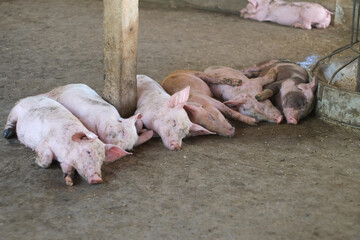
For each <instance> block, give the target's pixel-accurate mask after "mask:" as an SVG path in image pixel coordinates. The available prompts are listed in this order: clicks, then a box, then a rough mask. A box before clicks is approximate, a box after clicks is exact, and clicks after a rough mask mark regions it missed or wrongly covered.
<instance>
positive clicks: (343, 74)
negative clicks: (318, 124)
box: [311, 0, 360, 128]
mask: <svg viewBox="0 0 360 240" xmlns="http://www.w3.org/2000/svg"><path fill="white" fill-rule="evenodd" d="M359 17H360V0H354V6H353V18H352V32H351V41H350V44H348V45H346V46H343V47H341V48H338V49H336V50H335V51H333V52H332V53H331V54H329V55H328V56H326V57H324V58H321V59H320V60H319V61H318V62H317V63H316V64H315V65H314V66H313V67H312V69H311V74H312V75H313V76H316V77H317V78H318V80H319V81H318V88H317V102H316V107H315V112H316V114H317V115H318V116H319V117H320V118H324V119H327V120H332V121H336V122H339V123H342V124H345V125H349V126H351V127H355V128H360V67H359V65H360V61H359V57H360V48H359V45H360V44H359V23H360V21H359ZM344 52H347V53H348V54H349V53H350V56H347V57H337V58H335V57H334V56H335V55H338V54H340V53H344ZM331 59H333V60H334V61H331ZM356 60H357V61H356ZM342 78H352V79H354V82H355V86H354V89H353V90H349V89H343V88H341V87H336V86H335V85H336V84H335V83H336V82H338V81H340V80H341V79H342Z"/></svg>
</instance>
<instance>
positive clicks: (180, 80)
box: [161, 70, 256, 137]
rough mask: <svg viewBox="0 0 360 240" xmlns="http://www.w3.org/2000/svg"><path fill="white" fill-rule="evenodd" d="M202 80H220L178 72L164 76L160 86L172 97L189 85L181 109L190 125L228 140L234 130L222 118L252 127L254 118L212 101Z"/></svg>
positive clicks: (183, 71) (191, 72)
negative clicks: (195, 124) (191, 123)
mask: <svg viewBox="0 0 360 240" xmlns="http://www.w3.org/2000/svg"><path fill="white" fill-rule="evenodd" d="M203 80H205V81H207V82H217V81H218V80H220V81H221V79H217V78H216V77H214V76H211V75H209V74H205V73H203V72H197V71H187V70H178V71H174V72H172V73H170V74H169V75H168V76H167V77H165V78H164V80H163V81H162V82H161V86H162V87H163V88H164V90H165V91H166V92H167V93H169V94H174V93H176V92H178V91H180V90H182V89H184V88H185V87H187V86H190V96H189V99H188V102H187V103H186V105H185V106H184V108H185V110H186V111H187V113H188V116H189V118H190V120H191V122H193V123H197V124H199V125H201V126H203V127H204V128H206V129H208V130H210V131H212V132H216V133H217V134H219V135H222V136H228V137H232V136H233V135H234V133H235V128H234V127H233V126H231V124H230V123H229V122H228V121H227V120H226V118H225V117H224V115H225V116H227V117H230V118H233V119H236V120H239V121H243V122H246V123H248V124H255V122H256V120H255V119H254V118H251V117H248V116H245V115H243V114H240V113H239V112H236V111H234V110H232V109H231V108H229V107H227V106H226V105H225V104H223V103H222V102H219V101H218V100H216V99H214V98H212V96H213V95H212V93H211V91H210V88H209V87H208V85H206V83H205V82H204V81H203ZM224 81H227V80H224ZM227 82H229V81H227ZM223 114H224V115H223Z"/></svg>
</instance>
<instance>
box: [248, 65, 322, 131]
mask: <svg viewBox="0 0 360 240" xmlns="http://www.w3.org/2000/svg"><path fill="white" fill-rule="evenodd" d="M274 68H277V69H278V74H277V75H276V79H275V82H273V83H270V84H268V85H266V86H264V89H263V91H261V92H259V93H258V94H257V95H256V96H255V98H256V99H257V100H258V101H265V100H266V101H267V99H270V100H271V101H272V102H273V104H274V105H275V106H276V107H277V108H278V109H279V110H280V111H282V112H283V113H284V115H285V118H286V121H287V122H288V123H290V124H297V123H298V122H299V120H300V119H302V118H304V117H305V116H307V115H308V114H309V113H310V112H311V110H312V109H313V106H314V102H315V90H316V87H317V79H316V78H313V79H312V81H311V82H309V76H308V73H307V71H306V70H305V69H304V68H302V67H301V66H299V65H297V64H295V63H292V62H289V61H284V60H277V59H275V60H270V61H266V62H262V63H258V64H256V65H254V66H251V67H248V68H246V69H243V70H242V71H243V73H244V74H245V75H247V76H249V77H261V76H265V75H266V74H267V73H268V72H269V71H271V69H274Z"/></svg>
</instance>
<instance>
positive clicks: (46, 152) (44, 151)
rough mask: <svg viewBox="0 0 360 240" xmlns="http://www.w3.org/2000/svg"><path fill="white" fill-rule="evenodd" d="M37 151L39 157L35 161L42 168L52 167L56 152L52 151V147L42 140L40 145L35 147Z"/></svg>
mask: <svg viewBox="0 0 360 240" xmlns="http://www.w3.org/2000/svg"><path fill="white" fill-rule="evenodd" d="M35 151H36V153H37V157H36V159H35V162H36V163H37V165H39V166H40V167H42V168H48V167H50V165H51V163H52V160H53V158H54V153H53V152H52V151H51V149H50V148H49V147H48V146H46V144H45V143H44V142H41V143H40V144H39V145H38V147H37V148H36V149H35Z"/></svg>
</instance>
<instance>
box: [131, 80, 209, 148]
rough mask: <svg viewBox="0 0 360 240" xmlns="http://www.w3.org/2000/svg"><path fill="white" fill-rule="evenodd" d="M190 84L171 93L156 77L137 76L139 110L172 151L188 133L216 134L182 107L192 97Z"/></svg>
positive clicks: (149, 126)
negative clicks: (189, 115)
mask: <svg viewBox="0 0 360 240" xmlns="http://www.w3.org/2000/svg"><path fill="white" fill-rule="evenodd" d="M189 91H190V87H186V88H185V89H183V90H181V91H179V92H176V93H175V94H173V95H171V96H170V95H169V94H168V93H166V92H165V90H164V89H163V88H162V87H161V86H160V84H158V83H157V82H156V81H154V80H153V79H151V78H149V77H148V76H145V75H137V110H136V112H141V114H142V118H141V121H142V122H143V124H144V125H145V127H146V128H148V129H152V130H154V131H155V132H156V133H157V134H158V135H160V137H161V139H162V141H163V143H164V144H165V146H166V147H167V148H168V149H170V150H180V148H181V143H182V139H183V138H185V137H186V136H188V135H192V136H195V135H202V134H213V133H212V132H210V131H208V130H207V129H205V128H203V127H202V126H200V125H198V124H195V123H192V122H191V121H190V119H189V117H188V115H187V113H186V111H185V110H184V108H183V106H184V104H185V103H186V101H187V100H188V98H189Z"/></svg>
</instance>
